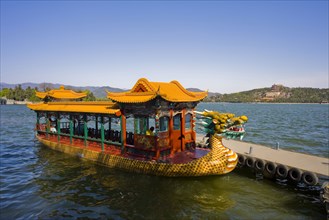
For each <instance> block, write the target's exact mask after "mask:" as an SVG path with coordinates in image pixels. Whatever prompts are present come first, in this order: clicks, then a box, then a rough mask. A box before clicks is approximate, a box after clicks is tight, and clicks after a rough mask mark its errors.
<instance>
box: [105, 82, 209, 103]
mask: <svg viewBox="0 0 329 220" xmlns="http://www.w3.org/2000/svg"><path fill="white" fill-rule="evenodd" d="M207 94H208V92H191V91H188V90H186V89H185V88H184V87H183V86H182V85H181V84H180V83H179V82H178V81H171V82H170V83H165V82H149V81H148V80H147V79H145V78H141V79H139V80H138V81H137V83H136V84H135V85H134V87H133V88H132V89H131V90H130V91H128V92H120V93H114V92H108V94H107V97H108V98H109V99H111V100H113V101H116V102H121V103H143V102H147V101H150V100H152V99H154V98H155V97H157V96H160V97H161V98H163V99H165V100H167V101H170V102H196V101H201V100H202V99H204V98H205V97H206V96H207Z"/></svg>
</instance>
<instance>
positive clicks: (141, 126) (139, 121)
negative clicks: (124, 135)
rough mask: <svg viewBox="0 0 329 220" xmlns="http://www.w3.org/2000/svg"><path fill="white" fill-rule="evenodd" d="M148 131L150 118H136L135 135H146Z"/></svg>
mask: <svg viewBox="0 0 329 220" xmlns="http://www.w3.org/2000/svg"><path fill="white" fill-rule="evenodd" d="M147 129H148V118H146V117H136V118H135V119H134V130H135V134H146V131H147Z"/></svg>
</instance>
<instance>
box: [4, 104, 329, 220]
mask: <svg viewBox="0 0 329 220" xmlns="http://www.w3.org/2000/svg"><path fill="white" fill-rule="evenodd" d="M204 108H206V109H213V110H219V111H222V112H233V113H236V114H237V115H241V114H245V115H247V116H248V117H249V122H248V123H247V125H246V130H247V134H246V136H245V138H244V141H248V142H254V143H258V144H263V145H267V146H269V147H274V146H276V144H277V142H279V145H280V147H281V148H284V149H290V150H294V151H299V152H306V153H310V154H314V155H319V156H322V157H328V133H329V121H328V120H329V105H319V104H318V105H297V104H295V105H289V104H282V105H281V104H280V105H276V104H275V105H274V104H271V105H270V104H226V103H216V104H212V103H201V104H199V106H198V110H202V109H204ZM0 117H1V123H0V126H1V127H0V136H1V137H0V138H1V144H0V219H77V218H81V219H87V218H90V219H93V218H94V219H326V213H325V208H324V205H323V204H321V202H320V201H319V196H318V193H319V192H318V187H314V188H308V189H306V188H303V187H302V186H291V185H287V184H286V183H285V182H279V181H277V182H275V181H271V180H266V179H259V178H257V177H255V175H253V174H251V173H250V172H245V171H244V170H242V169H236V170H235V171H234V172H232V173H230V174H228V175H224V176H210V177H197V178H195V177H193V178H166V177H157V176H149V175H142V174H134V173H127V172H124V171H120V170H115V169H109V168H106V167H102V166H99V165H95V164H94V163H92V162H89V161H86V160H81V159H79V158H76V157H71V156H69V155H65V154H63V153H59V152H56V151H53V150H50V149H48V148H46V147H44V146H43V145H41V144H40V143H38V142H37V141H36V140H35V138H34V132H33V128H34V124H35V121H36V114H35V113H34V112H33V111H30V110H29V109H27V108H26V107H25V106H13V105H11V106H10V105H8V106H1V116H0Z"/></svg>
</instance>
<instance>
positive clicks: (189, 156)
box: [38, 135, 210, 164]
mask: <svg viewBox="0 0 329 220" xmlns="http://www.w3.org/2000/svg"><path fill="white" fill-rule="evenodd" d="M38 137H39V138H42V139H44V140H49V141H52V142H56V143H61V144H66V145H72V146H74V147H79V148H81V149H88V150H91V151H96V152H103V153H104V154H110V155H117V156H122V157H126V158H130V159H134V160H141V161H152V160H154V158H152V157H147V156H143V155H134V154H130V153H128V152H126V153H124V154H122V153H121V147H119V146H111V145H105V146H104V151H102V147H101V144H100V143H98V142H92V141H89V142H88V145H87V146H85V145H84V141H83V140H82V139H74V141H73V142H74V144H71V143H70V139H69V138H63V137H61V140H60V142H58V139H57V136H49V137H48V138H47V137H46V136H45V135H39V136H38ZM209 152H210V149H204V148H198V147H197V148H195V149H191V150H185V151H182V152H177V153H175V154H173V155H168V156H165V157H162V158H160V159H159V162H163V163H169V164H182V163H188V162H191V161H193V160H195V159H198V158H201V157H203V156H205V155H206V154H207V153H209Z"/></svg>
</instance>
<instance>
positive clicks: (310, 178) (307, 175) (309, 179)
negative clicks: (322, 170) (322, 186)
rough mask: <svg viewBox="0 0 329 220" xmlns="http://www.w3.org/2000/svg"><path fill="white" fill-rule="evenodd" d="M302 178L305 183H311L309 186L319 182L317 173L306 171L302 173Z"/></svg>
mask: <svg viewBox="0 0 329 220" xmlns="http://www.w3.org/2000/svg"><path fill="white" fill-rule="evenodd" d="M302 180H303V182H304V183H305V184H307V185H309V186H314V185H316V184H318V182H319V178H318V176H317V175H316V174H315V173H312V172H309V171H306V172H304V173H303V175H302Z"/></svg>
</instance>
